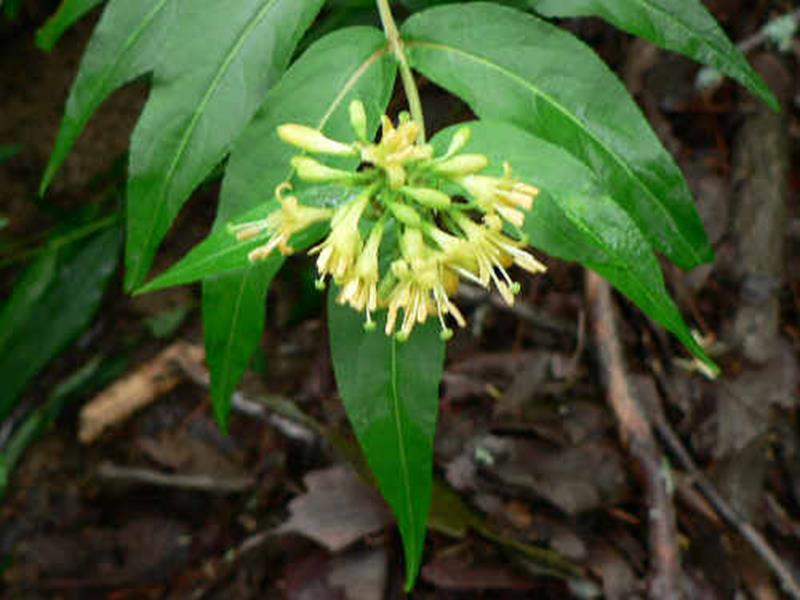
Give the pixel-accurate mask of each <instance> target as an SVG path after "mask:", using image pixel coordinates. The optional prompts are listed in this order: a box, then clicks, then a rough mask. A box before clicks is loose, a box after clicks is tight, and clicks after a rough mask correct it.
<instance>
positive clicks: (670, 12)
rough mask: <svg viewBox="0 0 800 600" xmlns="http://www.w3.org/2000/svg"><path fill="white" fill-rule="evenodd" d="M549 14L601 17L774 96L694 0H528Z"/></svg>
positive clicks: (769, 98)
mask: <svg viewBox="0 0 800 600" xmlns="http://www.w3.org/2000/svg"><path fill="white" fill-rule="evenodd" d="M527 1H528V4H529V5H530V7H531V8H532V9H534V10H535V11H537V12H539V13H540V14H542V15H544V16H547V17H589V16H591V17H600V18H602V19H605V20H606V21H608V22H609V23H611V24H613V25H615V26H616V27H619V28H620V29H622V30H623V31H627V32H628V33H631V34H633V35H638V36H639V37H642V38H644V39H646V40H649V41H651V42H653V43H654V44H656V45H658V46H661V47H662V48H666V49H667V50H672V51H674V52H680V53H681V54H685V55H686V56H688V57H689V58H693V59H694V60H696V61H698V62H700V63H703V64H706V65H709V66H711V67H714V68H715V69H718V70H719V71H721V72H723V73H725V74H726V75H729V76H730V77H733V78H734V79H736V80H737V81H739V82H740V83H741V84H742V85H744V86H745V87H746V88H748V89H749V90H750V91H751V92H753V93H754V94H755V95H756V96H758V97H759V98H761V99H762V100H763V101H764V102H766V103H767V104H768V105H769V106H770V107H772V108H773V109H775V110H778V109H779V107H780V106H779V104H778V100H777V99H776V98H775V96H774V95H773V93H772V92H771V91H770V89H769V88H768V87H767V85H766V84H765V83H764V80H763V79H761V77H760V76H759V75H758V73H756V72H755V71H754V70H753V68H752V67H751V66H750V65H749V64H748V63H747V59H746V58H745V57H744V55H743V54H742V53H741V52H740V51H739V49H738V48H736V46H734V45H733V44H732V43H731V41H730V40H729V39H728V37H727V36H726V35H725V32H724V31H723V30H722V28H721V27H720V26H719V24H718V23H717V21H716V20H715V19H714V17H713V16H712V15H711V13H709V12H708V10H707V9H706V8H705V6H703V4H702V3H701V2H699V1H698V0H527Z"/></svg>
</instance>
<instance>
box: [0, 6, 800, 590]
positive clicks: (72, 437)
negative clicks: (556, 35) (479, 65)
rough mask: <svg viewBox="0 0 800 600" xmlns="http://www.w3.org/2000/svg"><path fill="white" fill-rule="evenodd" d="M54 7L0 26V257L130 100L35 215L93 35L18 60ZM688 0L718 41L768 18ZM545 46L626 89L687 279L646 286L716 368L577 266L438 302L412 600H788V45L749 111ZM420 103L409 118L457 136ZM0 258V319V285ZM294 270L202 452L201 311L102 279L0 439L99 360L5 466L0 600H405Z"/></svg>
mask: <svg viewBox="0 0 800 600" xmlns="http://www.w3.org/2000/svg"><path fill="white" fill-rule="evenodd" d="M52 4H53V3H52V2H47V1H45V0H42V1H38V2H36V1H34V2H30V3H28V4H27V6H26V7H25V8H24V9H23V14H22V15H21V16H20V17H19V18H18V19H17V20H16V21H13V22H2V17H0V144H2V145H9V144H14V145H19V146H20V147H21V149H20V152H19V153H18V154H17V155H16V156H14V157H12V158H11V159H9V160H8V161H7V162H5V163H3V164H2V165H0V215H4V216H7V217H10V224H9V227H8V228H7V229H5V230H3V231H2V232H0V236H8V238H7V239H21V240H25V239H29V238H32V236H36V235H37V234H39V233H40V232H42V231H47V230H49V228H51V227H52V226H53V224H54V221H55V220H56V219H57V216H58V215H61V214H64V213H65V212H69V211H72V210H75V209H76V208H77V207H80V206H82V205H84V204H85V203H89V204H91V203H100V202H102V201H103V200H102V198H106V197H107V196H108V194H109V189H114V186H115V185H118V183H119V178H120V169H119V168H118V165H119V164H124V157H125V155H124V153H125V150H126V145H127V140H128V136H129V134H130V131H131V129H132V127H133V125H134V123H135V121H136V118H137V115H138V114H139V111H140V110H141V107H142V106H143V103H144V100H145V98H146V87H145V86H144V85H142V84H140V83H137V84H133V85H131V86H128V87H126V88H125V89H124V90H122V91H120V92H118V93H117V94H115V95H114V96H113V97H112V98H111V99H110V100H109V102H107V103H106V104H105V105H104V107H103V108H102V109H101V110H100V111H99V112H98V114H97V115H96V116H95V118H94V120H93V121H92V123H91V124H90V125H89V127H88V128H87V130H86V133H85V134H84V136H83V137H82V138H81V141H80V142H79V144H78V145H77V147H76V149H75V151H74V152H73V155H72V157H71V158H70V159H69V160H68V161H67V163H66V165H65V167H64V169H63V171H62V173H61V174H60V175H59V177H58V178H57V179H56V181H55V184H54V186H53V189H52V191H51V192H50V193H49V195H48V196H47V198H46V199H45V200H37V199H36V197H37V194H36V190H37V186H38V183H39V179H40V176H41V173H42V170H43V167H44V165H45V164H46V161H47V158H48V154H49V152H50V149H51V144H52V142H53V140H54V138H55V134H56V131H57V128H58V123H59V120H60V116H61V112H62V110H63V105H64V101H65V99H66V96H67V93H68V90H69V85H70V83H71V80H72V77H73V75H74V73H75V70H76V68H77V65H78V62H79V60H80V56H81V53H82V50H83V48H84V46H85V43H86V40H87V39H88V37H89V35H90V34H91V31H92V26H93V24H94V18H90V19H87V20H86V21H85V22H83V23H81V24H79V25H78V26H77V27H76V28H75V29H74V30H73V31H70V32H68V33H67V34H66V35H65V37H64V38H63V39H62V41H61V42H60V43H59V45H58V46H57V48H56V50H55V51H54V52H52V53H50V54H46V53H44V52H42V51H40V50H38V49H37V48H36V47H35V45H34V41H33V33H34V31H35V28H36V27H37V26H38V25H39V24H41V22H42V20H43V19H44V17H45V16H46V15H47V14H48V10H49V9H50V8H52ZM708 4H710V5H713V8H714V9H715V10H716V13H717V16H718V17H719V18H720V19H721V21H722V22H723V23H724V24H725V26H726V28H727V29H728V31H729V32H730V33H731V35H732V36H733V37H734V38H735V39H738V40H742V39H745V38H747V37H748V36H750V35H752V34H753V33H754V32H755V31H756V30H757V28H758V27H759V26H760V25H761V24H763V23H764V22H765V21H766V20H768V18H769V17H770V16H775V15H776V14H778V13H777V12H770V11H769V9H768V7H769V5H770V3H768V2H745V1H744V0H724V1H723V0H720V1H717V2H713V3H708ZM772 4H779V3H772ZM737 15H738V16H737ZM570 26H571V27H573V28H574V29H575V30H576V31H578V33H579V34H580V35H582V36H583V37H584V38H585V39H586V40H587V41H589V42H590V43H591V44H592V45H593V46H594V47H595V48H596V49H598V51H599V52H600V53H601V54H602V55H603V57H604V58H606V59H607V60H608V61H609V62H610V64H612V66H614V67H615V68H616V70H617V72H618V73H619V74H620V76H621V77H622V78H623V79H624V80H625V81H626V83H627V84H628V86H629V88H630V89H631V90H632V92H633V93H634V94H635V96H636V97H637V100H638V101H639V102H640V105H641V106H642V108H643V110H644V111H645V113H646V114H647V116H648V117H649V119H650V121H651V123H652V124H653V125H654V128H655V130H656V131H657V133H658V134H659V135H660V137H661V139H662V140H663V141H664V143H665V145H666V146H667V147H668V148H669V149H670V151H672V152H673V153H674V155H675V156H676V159H677V161H678V162H679V163H680V165H681V167H682V168H683V170H684V173H685V174H686V176H687V179H688V180H689V182H690V185H691V186H692V188H693V191H694V192H695V194H696V197H697V201H698V205H699V209H700V212H701V214H702V216H703V218H704V221H705V223H706V226H707V229H708V232H709V236H710V237H711V239H712V242H713V244H714V246H715V249H716V258H715V261H714V262H713V263H712V264H710V265H708V266H704V267H701V268H698V269H695V270H694V271H692V272H690V273H684V272H681V271H679V270H677V269H675V268H671V267H668V266H666V265H665V276H666V278H667V282H668V284H669V286H670V289H671V290H672V292H673V294H674V297H675V298H676V301H677V302H678V304H679V305H680V308H681V310H682V311H683V313H684V314H685V315H686V316H687V319H689V320H690V322H692V323H693V324H694V326H695V327H696V328H697V330H698V332H699V334H701V335H702V336H703V339H704V340H705V342H706V343H707V344H708V347H709V349H710V351H711V352H712V353H713V355H714V358H715V359H716V360H717V361H718V362H719V364H720V365H721V366H722V368H723V375H722V376H721V377H720V378H719V379H717V380H716V381H710V380H708V379H707V378H705V377H704V376H703V374H702V372H700V370H698V368H697V366H696V365H695V364H694V363H692V361H691V360H689V359H688V357H687V355H686V354H685V352H684V351H683V350H682V349H681V348H680V347H679V346H678V344H677V343H676V342H675V341H674V340H673V339H671V338H670V337H668V336H667V335H666V334H665V333H664V331H663V330H662V329H660V328H659V327H657V326H656V325H654V324H653V323H651V322H649V321H648V320H647V319H646V318H645V317H644V316H643V315H642V314H641V313H639V312H638V311H637V310H635V309H634V308H633V307H632V306H631V305H630V304H628V303H627V302H626V301H624V300H623V299H622V298H621V297H618V296H615V295H611V296H610V295H609V294H608V289H607V287H606V286H605V284H604V283H603V282H601V281H599V280H598V279H596V278H594V277H592V276H591V275H586V274H585V273H584V272H583V271H582V270H581V268H579V267H577V266H575V265H570V264H564V263H562V262H559V261H556V260H549V259H547V264H548V266H549V272H548V276H547V277H546V278H538V279H535V280H532V281H529V282H527V283H526V285H525V289H524V292H523V294H522V295H521V296H520V299H519V302H518V304H517V305H516V306H515V308H514V309H513V310H510V309H508V308H505V307H503V305H502V304H500V303H497V302H494V301H493V300H492V299H491V298H487V297H485V296H483V295H481V294H475V293H473V292H470V290H464V292H463V293H462V294H461V298H460V302H461V303H462V304H463V305H464V306H465V308H466V309H467V310H468V311H469V313H470V315H471V318H470V322H471V326H470V328H469V329H468V330H466V331H464V332H462V333H459V334H458V335H457V336H456V338H455V339H454V340H453V341H452V342H451V343H450V344H449V346H448V357H447V366H446V372H445V378H444V384H443V387H442V393H441V405H440V414H439V424H438V433H437V438H436V448H435V451H436V477H437V485H436V489H435V494H434V507H433V509H432V517H431V529H430V532H429V537H428V540H427V545H426V550H425V556H424V565H423V568H422V572H421V576H420V580H419V582H418V585H417V587H416V590H415V591H414V592H413V594H412V597H414V598H437V599H446V598H497V599H502V598H530V597H536V598H558V599H564V598H591V597H597V595H598V594H602V595H604V597H606V598H610V599H628V598H644V597H655V598H677V597H680V594H682V595H683V597H685V598H688V599H706V598H708V599H718V598H720V599H722V598H754V599H759V600H761V599H764V600H767V599H773V598H782V597H795V598H800V595H797V594H800V589H799V588H798V587H797V586H798V585H800V583H798V582H800V421H799V419H798V399H800V203H798V201H797V199H798V192H800V168H799V167H800V163H799V162H798V159H800V153H798V149H799V148H800V123H798V109H799V108H800V72H799V71H798V65H800V42H795V45H794V46H793V48H791V49H790V50H789V52H787V53H783V54H780V53H778V52H777V51H776V50H775V49H773V48H770V47H768V46H766V45H762V46H759V47H757V48H756V49H755V50H753V51H752V52H751V54H750V55H749V58H750V59H751V60H752V61H753V62H754V64H755V65H756V66H757V68H758V69H759V70H760V71H761V72H762V73H763V75H764V77H765V79H766V80H767V81H768V83H769V84H770V85H771V86H772V88H773V89H774V90H775V91H776V94H777V95H778V96H779V97H780V98H781V100H782V102H783V105H784V110H783V111H782V112H781V113H780V114H775V113H771V112H770V111H769V110H768V109H766V108H765V107H762V106H760V105H759V104H758V103H756V101H755V100H753V99H752V98H750V97H748V96H747V95H746V94H745V93H744V92H743V91H741V90H739V89H737V88H736V87H735V86H733V85H732V84H730V83H725V84H723V85H722V86H720V87H719V88H718V89H716V90H713V91H711V92H705V93H701V92H698V91H697V89H696V88H695V85H694V78H695V75H696V72H697V69H696V67H694V66H692V64H691V63H689V62H688V61H687V60H684V59H682V58H679V57H676V56H674V55H669V54H667V53H664V52H661V51H658V50H655V49H654V48H653V47H651V46H649V45H647V44H644V43H641V42H635V41H633V40H631V39H630V38H628V37H626V36H622V35H620V34H618V33H615V32H613V31H612V30H611V29H610V28H608V27H607V26H605V25H603V24H602V23H600V22H597V21H593V20H590V21H585V22H581V23H579V24H571V25H570ZM422 92H423V101H424V102H425V103H426V106H429V107H430V112H429V114H430V115H431V118H432V120H433V121H434V124H445V123H448V122H450V121H452V120H454V119H459V118H463V117H464V116H466V115H465V114H464V109H463V107H460V106H457V105H453V104H452V103H451V101H450V100H448V99H447V98H446V97H445V95H444V94H443V92H441V91H440V90H437V89H435V88H434V86H432V85H431V84H429V83H426V82H422ZM115 182H116V183H115ZM217 192H218V189H217V185H216V184H215V183H213V182H212V183H209V184H208V185H206V186H204V188H203V189H201V190H200V191H198V192H197V193H196V194H195V196H194V198H193V200H192V201H191V202H190V204H189V207H188V208H187V209H186V210H185V211H184V212H183V213H182V216H181V218H180V219H179V222H178V223H177V225H176V227H175V228H174V231H173V232H172V233H171V234H170V237H169V238H168V241H167V243H166V244H165V246H164V248H163V249H162V253H161V254H160V255H159V258H158V261H157V268H163V267H165V266H166V265H169V264H171V263H172V262H174V261H175V260H176V259H177V258H178V257H180V256H181V255H182V254H183V253H184V252H185V251H186V250H187V249H188V248H190V247H191V245H192V244H194V243H196V242H197V241H199V240H200V239H202V237H203V236H204V234H205V232H206V231H207V230H208V227H209V225H210V222H211V219H212V218H213V206H214V203H215V202H216V195H217ZM0 247H1V246H0ZM0 258H5V257H3V256H2V255H0ZM0 264H2V265H4V266H5V267H6V268H4V269H3V270H2V271H0V298H4V297H6V296H7V295H8V294H10V293H11V290H12V289H13V286H14V284H15V282H16V281H17V279H16V278H17V275H18V274H19V272H20V269H19V267H20V264H19V263H17V262H12V263H10V265H7V264H6V263H0ZM310 273H311V271H310V265H309V264H308V263H307V262H303V261H302V260H298V261H296V262H293V263H292V268H290V269H287V270H285V271H284V273H283V274H282V275H281V277H280V278H279V279H278V281H276V283H275V284H274V285H273V287H272V291H271V292H270V299H269V306H268V327H267V333H266V334H265V338H264V341H263V345H262V350H261V351H260V352H259V354H258V356H257V357H256V360H255V361H254V363H253V366H252V369H251V370H250V372H249V373H248V375H247V377H246V379H245V381H244V382H243V384H242V387H241V390H240V392H239V393H238V394H237V396H236V398H235V406H234V412H233V416H232V420H231V424H230V434H229V435H225V434H223V433H221V432H220V430H219V429H218V428H217V426H216V425H215V423H214V419H213V416H212V414H211V409H210V401H209V394H208V389H207V385H206V382H207V373H206V371H205V367H204V365H203V350H202V342H201V340H202V328H201V323H200V315H199V310H198V305H199V290H198V289H197V288H191V289H190V288H180V289H173V290H167V291H164V292H159V293H155V294H150V295H146V296H141V297H135V298H130V297H127V296H125V294H124V293H123V292H122V289H121V276H120V274H119V273H117V274H116V275H115V276H114V278H113V280H112V283H111V285H110V288H109V290H108V292H107V293H106V295H105V297H104V300H103V303H102V305H101V308H100V311H99V314H98V315H97V317H96V318H95V320H94V321H93V323H92V325H91V326H90V327H89V328H88V329H87V330H86V331H85V333H84V334H83V335H82V336H81V337H80V338H79V339H78V341H77V342H76V343H75V344H74V345H73V346H71V347H70V350H69V351H68V352H67V353H65V355H64V356H62V357H60V358H59V359H58V360H57V361H56V362H55V363H53V364H52V365H50V366H49V367H48V368H47V369H46V370H45V371H44V372H43V374H42V375H41V376H39V377H38V378H37V380H36V381H35V382H34V384H33V385H32V386H31V387H30V389H29V390H28V392H27V393H26V394H25V396H24V398H23V401H22V403H21V404H20V406H19V407H18V409H17V410H16V411H15V412H14V413H13V414H12V417H10V418H9V419H8V420H7V423H4V424H0V444H3V445H4V444H6V443H7V442H8V440H9V435H10V432H11V431H12V430H13V429H14V427H18V426H19V425H20V424H21V423H23V422H24V421H25V418H26V415H29V414H31V411H34V410H35V409H36V408H37V407H40V406H42V405H43V403H45V402H47V400H48V398H51V397H52V394H53V390H54V389H56V388H57V387H58V386H59V384H60V383H63V382H64V381H65V380H68V379H69V378H70V376H71V375H72V374H74V373H75V372H76V371H79V370H80V369H82V368H84V367H86V365H87V364H96V363H92V361H100V362H102V364H103V365H104V366H103V368H102V369H101V370H100V371H102V377H101V375H100V371H98V372H96V373H94V376H95V381H96V385H93V386H89V390H90V391H87V392H86V393H83V394H79V395H78V396H77V397H72V398H71V399H70V401H69V404H68V405H67V406H65V407H64V410H63V412H62V413H61V414H60V416H59V417H58V419H57V420H56V421H55V423H54V424H53V425H52V426H51V427H49V428H48V429H47V431H46V432H45V433H44V434H43V435H42V436H41V437H40V438H39V439H38V440H37V441H35V442H34V443H32V444H31V445H30V446H29V447H27V449H26V451H25V453H24V456H23V457H22V460H21V461H20V463H19V464H18V466H17V468H16V469H15V470H14V472H13V473H12V474H11V475H10V477H11V479H10V482H9V486H8V489H7V491H6V495H5V498H4V499H3V502H2V505H0V569H1V570H0V573H2V579H0V586H2V588H0V589H2V590H3V592H2V593H3V597H6V598H24V599H30V600H34V599H39V598H42V599H44V598H63V599H81V600H88V599H94V598H98V599H108V600H111V599H113V600H123V599H134V598H135V599H139V598H148V599H162V598H169V599H184V598H185V599H190V598H191V599H242V600H244V599H250V598H289V599H292V600H299V599H313V600H326V599H329V598H330V599H353V600H371V599H375V600H379V599H381V598H400V597H402V596H403V592H402V585H403V562H402V560H403V557H402V549H401V546H400V543H399V539H398V535H397V533H396V531H395V528H394V526H393V523H392V518H391V515H390V513H389V512H388V510H387V509H386V507H385V506H384V504H383V503H382V500H381V499H380V497H379V496H378V495H377V494H376V493H375V492H374V491H372V489H371V487H370V486H369V484H368V483H365V481H364V480H362V479H361V477H360V476H359V474H360V473H361V472H362V471H361V464H360V461H359V458H358V455H357V452H356V451H355V450H354V449H355V446H354V442H353V441H352V437H351V433H350V430H349V428H348V425H347V420H346V417H345V415H344V412H343V409H342V407H341V405H340V403H339V400H338V398H337V394H336V389H335V385H334V380H333V375H332V372H331V368H330V361H329V356H328V346H327V333H326V330H325V324H324V323H325V321H324V318H323V316H322V314H321V313H322V311H323V309H324V302H323V301H322V297H321V296H320V295H319V294H318V293H317V292H315V291H314V287H313V284H312V283H311V280H312V277H311V276H310ZM78 284H79V282H78ZM0 385H2V382H0ZM792 582H794V583H793V584H792ZM792 585H794V586H795V588H794V591H793V590H792V587H791V586H792ZM676 590H678V591H679V595H678V596H676V595H674V594H675V593H676Z"/></svg>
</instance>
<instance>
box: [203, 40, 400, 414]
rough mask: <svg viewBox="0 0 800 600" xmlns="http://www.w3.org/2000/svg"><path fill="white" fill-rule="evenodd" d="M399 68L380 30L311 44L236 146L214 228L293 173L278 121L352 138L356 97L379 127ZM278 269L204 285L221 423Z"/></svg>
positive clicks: (261, 269) (253, 270)
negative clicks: (351, 112)
mask: <svg viewBox="0 0 800 600" xmlns="http://www.w3.org/2000/svg"><path fill="white" fill-rule="evenodd" d="M395 71H396V69H395V62H394V59H393V58H392V57H391V56H390V54H389V53H388V52H387V50H386V38H385V37H384V35H383V33H382V32H381V31H380V30H378V29H375V28H369V27H353V28H348V29H343V30H340V31H337V32H335V33H332V34H330V35H328V36H326V37H324V38H322V39H320V40H319V41H318V42H316V43H315V44H313V45H312V46H311V47H310V48H309V49H308V50H307V51H306V52H305V53H304V54H303V55H302V56H301V57H300V58H299V59H298V60H297V62H295V63H294V64H293V65H292V67H291V68H290V69H289V70H288V71H287V72H286V75H285V76H284V77H283V78H282V79H281V81H280V82H279V83H278V84H277V85H276V86H275V87H274V88H273V89H272V90H271V91H270V93H269V94H268V95H267V97H266V99H265V101H264V104H263V106H262V107H261V109H260V110H259V111H258V113H256V116H255V117H254V118H253V120H252V122H251V123H250V124H249V125H248V126H247V128H246V129H245V130H244V132H243V133H242V136H241V138H240V139H239V140H238V141H237V143H236V145H235V146H234V149H233V151H232V153H231V157H230V161H229V163H228V168H227V170H226V172H225V178H224V180H223V184H222V194H221V198H220V205H219V209H218V212H217V221H216V224H215V227H216V228H219V227H221V226H224V225H225V224H226V223H227V222H228V221H229V220H230V218H231V217H232V216H233V215H236V214H240V213H242V212H243V211H246V210H251V209H252V208H253V207H256V206H258V205H259V204H263V203H264V201H265V200H266V199H269V198H271V196H272V193H273V190H274V189H275V187H276V186H277V185H278V184H280V183H281V182H282V181H286V180H288V179H289V178H290V177H291V175H292V169H291V167H290V165H289V159H290V158H291V157H292V156H293V155H295V154H297V153H298V152H299V151H298V150H297V148H293V147H292V146H289V145H287V144H286V143H284V142H282V141H281V140H280V139H279V138H278V136H277V133H276V129H277V127H278V126H279V125H281V124H283V123H300V124H303V125H308V126H311V127H315V128H317V129H320V130H321V131H323V132H325V134H326V135H328V136H330V137H332V138H335V139H341V140H345V141H347V140H352V139H353V137H354V134H353V131H352V129H351V127H350V124H349V117H348V107H349V105H350V102H351V101H352V100H353V99H355V98H358V99H360V100H361V101H362V102H363V103H364V104H365V106H366V107H367V112H368V118H369V124H368V126H369V130H370V131H374V130H375V128H376V127H377V123H378V117H379V116H380V114H381V113H382V112H383V111H384V109H385V107H386V105H387V104H388V102H389V97H390V95H391V92H392V87H393V85H394V78H395ZM343 166H349V167H355V164H354V163H353V161H349V164H347V162H346V163H345V165H343ZM275 272H277V269H276V268H273V267H272V266H266V267H256V268H250V269H246V270H244V271H240V272H238V273H233V274H229V275H220V276H218V277H216V278H214V279H213V280H208V281H205V282H204V283H203V322H204V325H205V333H204V337H205V344H206V357H207V362H208V365H209V370H210V372H211V397H212V400H213V402H214V407H215V412H216V414H217V416H218V417H219V419H220V422H223V421H222V418H224V417H225V416H226V415H227V414H228V412H229V408H230V396H231V394H232V393H233V390H234V389H235V387H236V384H237V383H238V382H239V379H241V376H242V374H243V373H244V371H245V369H246V368H247V365H248V363H249V361H250V358H251V357H252V355H253V353H254V352H255V350H256V348H257V347H258V344H259V342H260V340H261V336H262V333H263V330H264V303H265V300H266V295H267V288H268V286H269V282H270V281H271V279H272V276H273V275H274V274H275Z"/></svg>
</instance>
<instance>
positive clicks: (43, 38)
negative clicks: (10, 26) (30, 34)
mask: <svg viewBox="0 0 800 600" xmlns="http://www.w3.org/2000/svg"><path fill="white" fill-rule="evenodd" d="M103 2H105V0H62V2H61V4H60V5H59V7H58V10H57V11H56V12H55V14H53V16H52V17H50V18H49V19H47V22H45V24H44V25H42V26H41V28H39V30H38V31H37V32H36V45H37V46H39V48H41V49H42V50H48V51H50V50H52V49H53V46H55V45H56V43H57V42H58V40H59V39H61V36H62V35H64V32H65V31H66V30H67V29H69V28H70V27H72V26H73V25H74V24H75V23H76V22H77V21H78V20H80V19H81V17H83V15H85V14H86V13H88V12H89V11H90V10H92V9H93V8H94V7H95V6H97V5H99V4H102V3H103Z"/></svg>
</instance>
